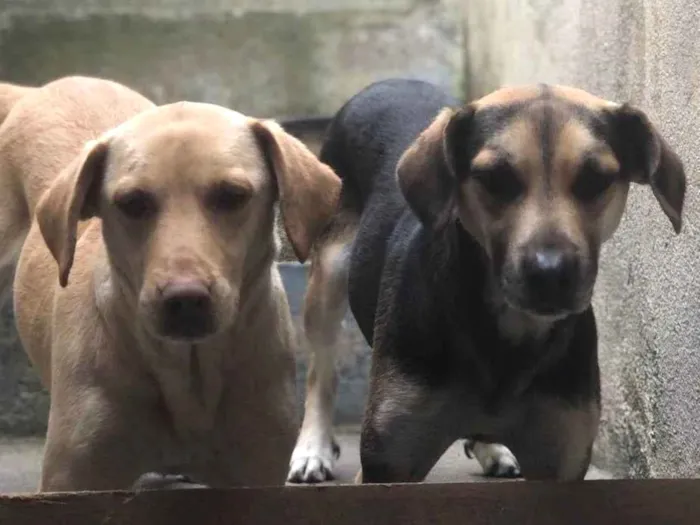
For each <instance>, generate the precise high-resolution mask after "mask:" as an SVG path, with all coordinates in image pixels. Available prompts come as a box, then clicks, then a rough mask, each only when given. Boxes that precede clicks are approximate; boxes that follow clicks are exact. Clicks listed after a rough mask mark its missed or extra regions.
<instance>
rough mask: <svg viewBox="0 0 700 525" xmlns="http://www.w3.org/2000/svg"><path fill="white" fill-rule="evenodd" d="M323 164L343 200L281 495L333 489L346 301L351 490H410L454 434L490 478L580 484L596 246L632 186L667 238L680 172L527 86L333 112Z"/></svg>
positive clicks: (631, 120)
mask: <svg viewBox="0 0 700 525" xmlns="http://www.w3.org/2000/svg"><path fill="white" fill-rule="evenodd" d="M321 159H322V160H323V161H324V162H325V163H327V164H329V165H330V166H332V167H333V168H334V169H335V170H336V172H337V173H338V174H339V175H340V177H341V178H342V179H343V184H344V186H343V190H342V196H341V204H340V208H339V210H338V212H337V214H336V216H335V218H334V220H333V222H332V224H331V226H330V227H329V229H328V230H327V232H326V234H325V237H324V239H323V240H322V241H321V243H320V244H319V245H317V246H318V248H317V250H316V253H315V254H314V256H313V261H312V269H311V276H310V282H309V287H308V292H307V297H306V306H305V325H306V331H307V336H308V339H309V342H310V347H311V351H312V358H313V364H312V367H311V370H310V374H309V382H308V393H307V398H306V414H305V421H304V424H303V427H302V431H301V434H300V437H299V440H298V442H297V446H296V450H295V452H294V455H293V458H292V461H291V466H290V467H291V468H290V475H289V477H290V479H291V480H296V481H321V480H323V479H326V478H328V477H330V476H331V475H332V462H333V460H334V452H337V447H335V445H334V443H333V435H332V426H331V415H332V409H333V400H334V395H335V394H334V389H335V382H336V376H335V369H334V360H335V353H334V352H335V349H334V343H335V338H336V335H337V332H338V330H339V327H340V323H341V320H342V318H343V315H344V312H345V311H346V305H347V304H348V299H349V305H350V308H351V311H352V313H353V314H354V316H355V318H356V320H357V322H358V324H359V326H360V329H361V330H362V332H363V334H364V336H365V338H366V339H367V341H368V342H369V343H370V345H371V346H372V347H373V355H372V369H371V378H370V392H369V400H368V404H367V411H366V415H365V420H364V424H363V429H362V439H361V461H362V470H363V472H362V474H363V481H364V482H366V483H372V482H405V481H419V480H422V479H423V478H424V477H425V476H426V474H427V473H428V472H429V471H430V469H431V468H432V467H433V465H434V464H435V463H436V461H437V460H438V459H439V458H440V456H441V454H442V453H443V452H444V451H445V450H446V448H447V447H448V446H449V445H450V444H451V443H453V442H454V441H455V440H457V439H460V438H464V437H466V438H469V439H470V440H473V441H471V445H470V450H471V451H473V452H474V453H475V454H476V456H477V458H478V459H479V461H480V463H481V464H482V466H483V467H484V469H485V470H486V471H487V472H488V473H491V474H496V475H517V474H519V470H520V469H522V474H523V475H524V476H525V477H526V478H529V479H559V480H573V479H580V478H582V477H583V476H584V474H585V472H586V470H587V467H588V465H589V461H590V456H591V447H592V444H593V441H594V438H595V436H596V432H597V429H598V422H599V414H600V387H599V369H598V360H597V336H596V323H595V318H594V315H593V310H592V308H591V295H592V293H593V287H594V283H595V279H596V274H597V270H598V258H599V253H600V247H601V244H602V243H603V242H605V241H606V240H607V239H609V238H610V236H611V235H612V234H613V232H614V231H615V229H616V228H617V226H618V223H619V221H620V218H621V216H622V213H623V210H624V208H625V203H626V199H627V193H628V190H629V186H630V183H631V182H636V183H640V184H648V185H650V186H651V189H652V191H653V193H654V195H655V197H656V199H657V200H658V202H659V204H660V205H661V208H662V210H663V211H664V213H665V214H666V215H667V216H668V218H669V219H670V220H671V223H672V225H673V228H674V229H675V231H676V232H677V233H678V232H679V231H680V228H681V212H682V208H683V200H684V194H685V174H684V170H683V165H682V162H681V161H680V159H679V158H678V157H677V155H676V154H675V153H674V152H673V151H671V149H670V148H669V146H668V145H667V144H666V143H665V141H664V140H663V139H662V138H661V137H660V136H659V134H658V133H657V131H656V130H655V129H654V127H653V126H652V124H651V123H650V122H649V120H648V119H647V117H646V116H645V115H644V113H642V112H641V111H639V110H638V109H635V108H633V107H631V106H629V105H627V104H622V105H620V104H615V103H612V102H608V101H605V100H601V99H599V98H596V97H594V96H592V95H590V94H588V93H586V92H584V91H581V90H578V89H573V88H568V87H561V86H544V85H539V86H531V87H518V88H505V89H501V90H499V91H496V92H494V93H492V94H491V95H489V96H486V97H484V98H482V99H480V100H478V101H476V102H474V103H471V104H469V105H466V106H464V107H461V108H459V107H458V105H457V103H456V101H455V100H453V99H451V98H449V97H448V96H446V95H445V94H443V93H442V92H441V91H440V90H438V89H437V88H436V87H433V86H431V85H429V84H426V83H422V82H419V81H410V80H389V81H383V82H379V83H376V84H373V85H372V86H370V87H368V88H366V89H365V90H363V91H362V92H361V93H359V94H358V95H356V96H355V97H354V98H353V99H351V100H350V101H349V102H348V103H347V104H346V105H345V106H344V107H343V108H342V109H341V111H340V112H339V113H338V114H337V115H336V117H335V119H334V121H333V122H332V124H331V126H330V128H329V131H328V136H327V139H326V142H325V144H324V146H323V149H322V153H321ZM334 449H335V450H334ZM511 451H512V453H511ZM513 454H514V455H513ZM514 456H515V457H517V459H518V461H517V462H516V460H515V457H514Z"/></svg>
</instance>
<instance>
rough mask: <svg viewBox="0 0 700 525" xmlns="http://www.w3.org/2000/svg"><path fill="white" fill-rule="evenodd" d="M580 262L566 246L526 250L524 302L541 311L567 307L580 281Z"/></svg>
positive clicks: (523, 282) (523, 267)
mask: <svg viewBox="0 0 700 525" xmlns="http://www.w3.org/2000/svg"><path fill="white" fill-rule="evenodd" d="M579 266H580V265H579V257H578V256H577V254H576V252H575V251H574V250H573V249H570V248H569V247H558V246H545V247H537V248H534V249H532V250H529V251H528V252H527V253H526V254H525V255H524V256H523V259H522V266H521V277H522V284H523V285H524V290H523V291H524V294H525V297H526V298H527V299H526V302H527V303H528V304H530V305H531V306H532V307H533V308H534V309H535V310H536V311H538V312H540V313H543V314H554V313H557V312H558V311H560V310H563V309H567V308H568V307H569V306H570V303H571V302H572V301H573V300H574V297H575V295H576V292H577V288H578V285H579V281H580V278H579V273H580V272H579Z"/></svg>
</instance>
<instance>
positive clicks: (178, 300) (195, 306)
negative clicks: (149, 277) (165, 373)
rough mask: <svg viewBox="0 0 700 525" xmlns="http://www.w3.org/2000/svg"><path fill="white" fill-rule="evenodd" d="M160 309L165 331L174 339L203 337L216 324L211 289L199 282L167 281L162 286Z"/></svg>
mask: <svg viewBox="0 0 700 525" xmlns="http://www.w3.org/2000/svg"><path fill="white" fill-rule="evenodd" d="M161 311H162V314H161V319H162V329H163V332H164V334H165V335H167V336H169V337H172V338H176V339H197V338H200V337H204V336H206V335H208V334H209V333H210V332H211V331H212V328H213V325H214V323H213V307H212V297H211V292H210V291H209V288H208V287H207V286H206V285H205V284H204V283H202V282H200V281H196V280H189V279H188V280H184V279H183V280H178V281H172V282H170V283H168V284H167V285H166V286H165V287H163V288H162V289H161Z"/></svg>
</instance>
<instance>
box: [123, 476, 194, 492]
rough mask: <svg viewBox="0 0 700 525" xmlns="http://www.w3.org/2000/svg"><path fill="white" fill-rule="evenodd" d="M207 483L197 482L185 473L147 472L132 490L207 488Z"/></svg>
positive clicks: (140, 477)
mask: <svg viewBox="0 0 700 525" xmlns="http://www.w3.org/2000/svg"><path fill="white" fill-rule="evenodd" d="M205 488H207V485H203V484H201V483H197V482H196V481H194V480H193V479H192V478H190V477H189V476H186V475H185V474H162V473H160V472H146V473H145V474H141V476H139V478H138V479H137V480H136V481H135V482H134V484H133V485H132V486H131V490H133V491H134V492H139V491H142V490H172V489H205Z"/></svg>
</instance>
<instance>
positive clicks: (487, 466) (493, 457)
mask: <svg viewBox="0 0 700 525" xmlns="http://www.w3.org/2000/svg"><path fill="white" fill-rule="evenodd" d="M464 452H465V454H466V455H467V457H470V458H471V457H475V458H476V460H477V461H478V462H479V465H481V468H482V469H483V471H484V474H485V475H487V476H490V477H494V478H519V477H520V476H521V474H520V465H519V464H518V460H517V459H516V458H515V456H514V455H513V453H512V452H511V451H510V450H509V449H508V447H506V446H505V445H501V444H499V443H482V442H480V441H470V440H467V441H466V442H465V443H464Z"/></svg>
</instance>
